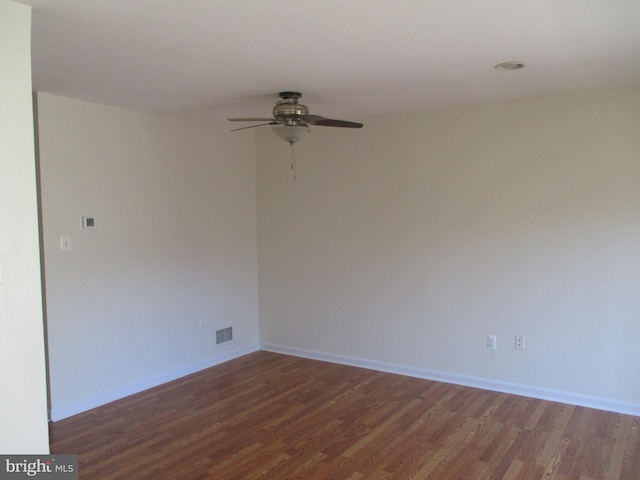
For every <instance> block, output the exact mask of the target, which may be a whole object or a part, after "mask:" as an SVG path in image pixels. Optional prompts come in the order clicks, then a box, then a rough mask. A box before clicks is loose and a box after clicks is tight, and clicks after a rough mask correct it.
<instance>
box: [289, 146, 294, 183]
mask: <svg viewBox="0 0 640 480" xmlns="http://www.w3.org/2000/svg"><path fill="white" fill-rule="evenodd" d="M289 143H290V144H291V173H292V175H293V181H294V182H295V181H296V142H289Z"/></svg>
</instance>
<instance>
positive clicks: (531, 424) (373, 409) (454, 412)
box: [51, 352, 640, 480]
mask: <svg viewBox="0 0 640 480" xmlns="http://www.w3.org/2000/svg"><path fill="white" fill-rule="evenodd" d="M639 430H640V418H638V417H633V416H628V415H620V414H615V413H609V412H603V411H599V410H593V409H588V408H582V407H575V406H570V405H564V404H560V403H553V402H547V401H542V400H534V399H530V398H525V397H519V396H514V395H506V394H500V393H494V392H488V391H484V390H476V389H473V388H467V387H459V386H455V385H449V384H444V383H438V382H431V381H427V380H420V379H416V378H410V377H404V376H400V375H393V374H388V373H381V372H375V371H371V370H364V369H359V368H354V367H348V366H342V365H335V364H331V363H324V362H317V361H313V360H306V359H301V358H296V357H290V356H285V355H279V354H274V353H268V352H257V353H254V354H251V355H247V356H245V357H242V358H239V359H236V360H232V361H230V362H227V363H225V364H223V365H219V366H216V367H213V368H210V369H208V370H205V371H202V372H199V373H196V374H193V375H190V376H188V377H185V378H182V379H179V380H176V381H174V382H171V383H169V384H165V385H162V386H160V387H157V388H154V389H152V390H148V391H146V392H143V393H140V394H137V395H133V396H131V397H127V398H125V399H123V400H119V401H117V402H113V403H111V404H108V405H105V406H102V407H99V408H96V409H94V410H91V411H89V412H85V413H82V414H79V415H76V416H74V417H71V418H68V419H65V420H62V421H59V422H56V423H53V424H51V449H52V452H53V453H77V454H79V455H80V463H79V469H80V479H84V480H107V479H109V480H111V479H126V480H145V479H153V480H164V479H176V480H177V479H189V480H197V479H216V480H222V479H242V480H249V479H278V480H284V479H331V480H342V479H345V480H346V479H348V480H358V479H420V480H421V479H437V480H462V479H473V480H478V479H496V480H497V479H527V480H533V479H550V480H551V479H554V480H569V479H571V480H573V479H575V480H578V479H582V480H603V479H629V480H631V479H633V480H638V479H640V438H639Z"/></svg>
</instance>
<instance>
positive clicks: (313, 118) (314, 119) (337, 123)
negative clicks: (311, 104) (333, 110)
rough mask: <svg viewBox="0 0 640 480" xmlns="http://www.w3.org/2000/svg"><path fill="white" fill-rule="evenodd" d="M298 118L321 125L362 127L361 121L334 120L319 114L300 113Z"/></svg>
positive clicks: (311, 123)
mask: <svg viewBox="0 0 640 480" xmlns="http://www.w3.org/2000/svg"><path fill="white" fill-rule="evenodd" d="M300 118H301V119H302V120H304V121H305V122H307V123H308V124H310V125H319V126H321V127H344V128H362V123H357V122H348V121H346V120H334V119H332V118H325V117H321V116H320V115H300Z"/></svg>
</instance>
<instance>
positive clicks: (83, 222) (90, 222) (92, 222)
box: [80, 216, 96, 230]
mask: <svg viewBox="0 0 640 480" xmlns="http://www.w3.org/2000/svg"><path fill="white" fill-rule="evenodd" d="M95 226H96V219H95V218H94V217H85V216H82V217H80V228H82V229H83V230H84V229H85V228H93V227H95Z"/></svg>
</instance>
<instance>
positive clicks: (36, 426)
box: [0, 0, 49, 454]
mask: <svg viewBox="0 0 640 480" xmlns="http://www.w3.org/2000/svg"><path fill="white" fill-rule="evenodd" d="M0 65H2V74H1V75H0V453H3V454H11V453H16V454H17V453H21V454H26V453H33V454H42V453H49V433H48V429H47V392H46V379H45V360H44V334H43V323H42V300H41V299H42V297H41V281H40V255H39V250H38V213H37V195H36V167H35V165H36V162H35V152H34V146H33V110H32V101H31V9H30V8H29V7H25V6H24V5H18V4H17V3H13V2H8V1H6V0H0Z"/></svg>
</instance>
